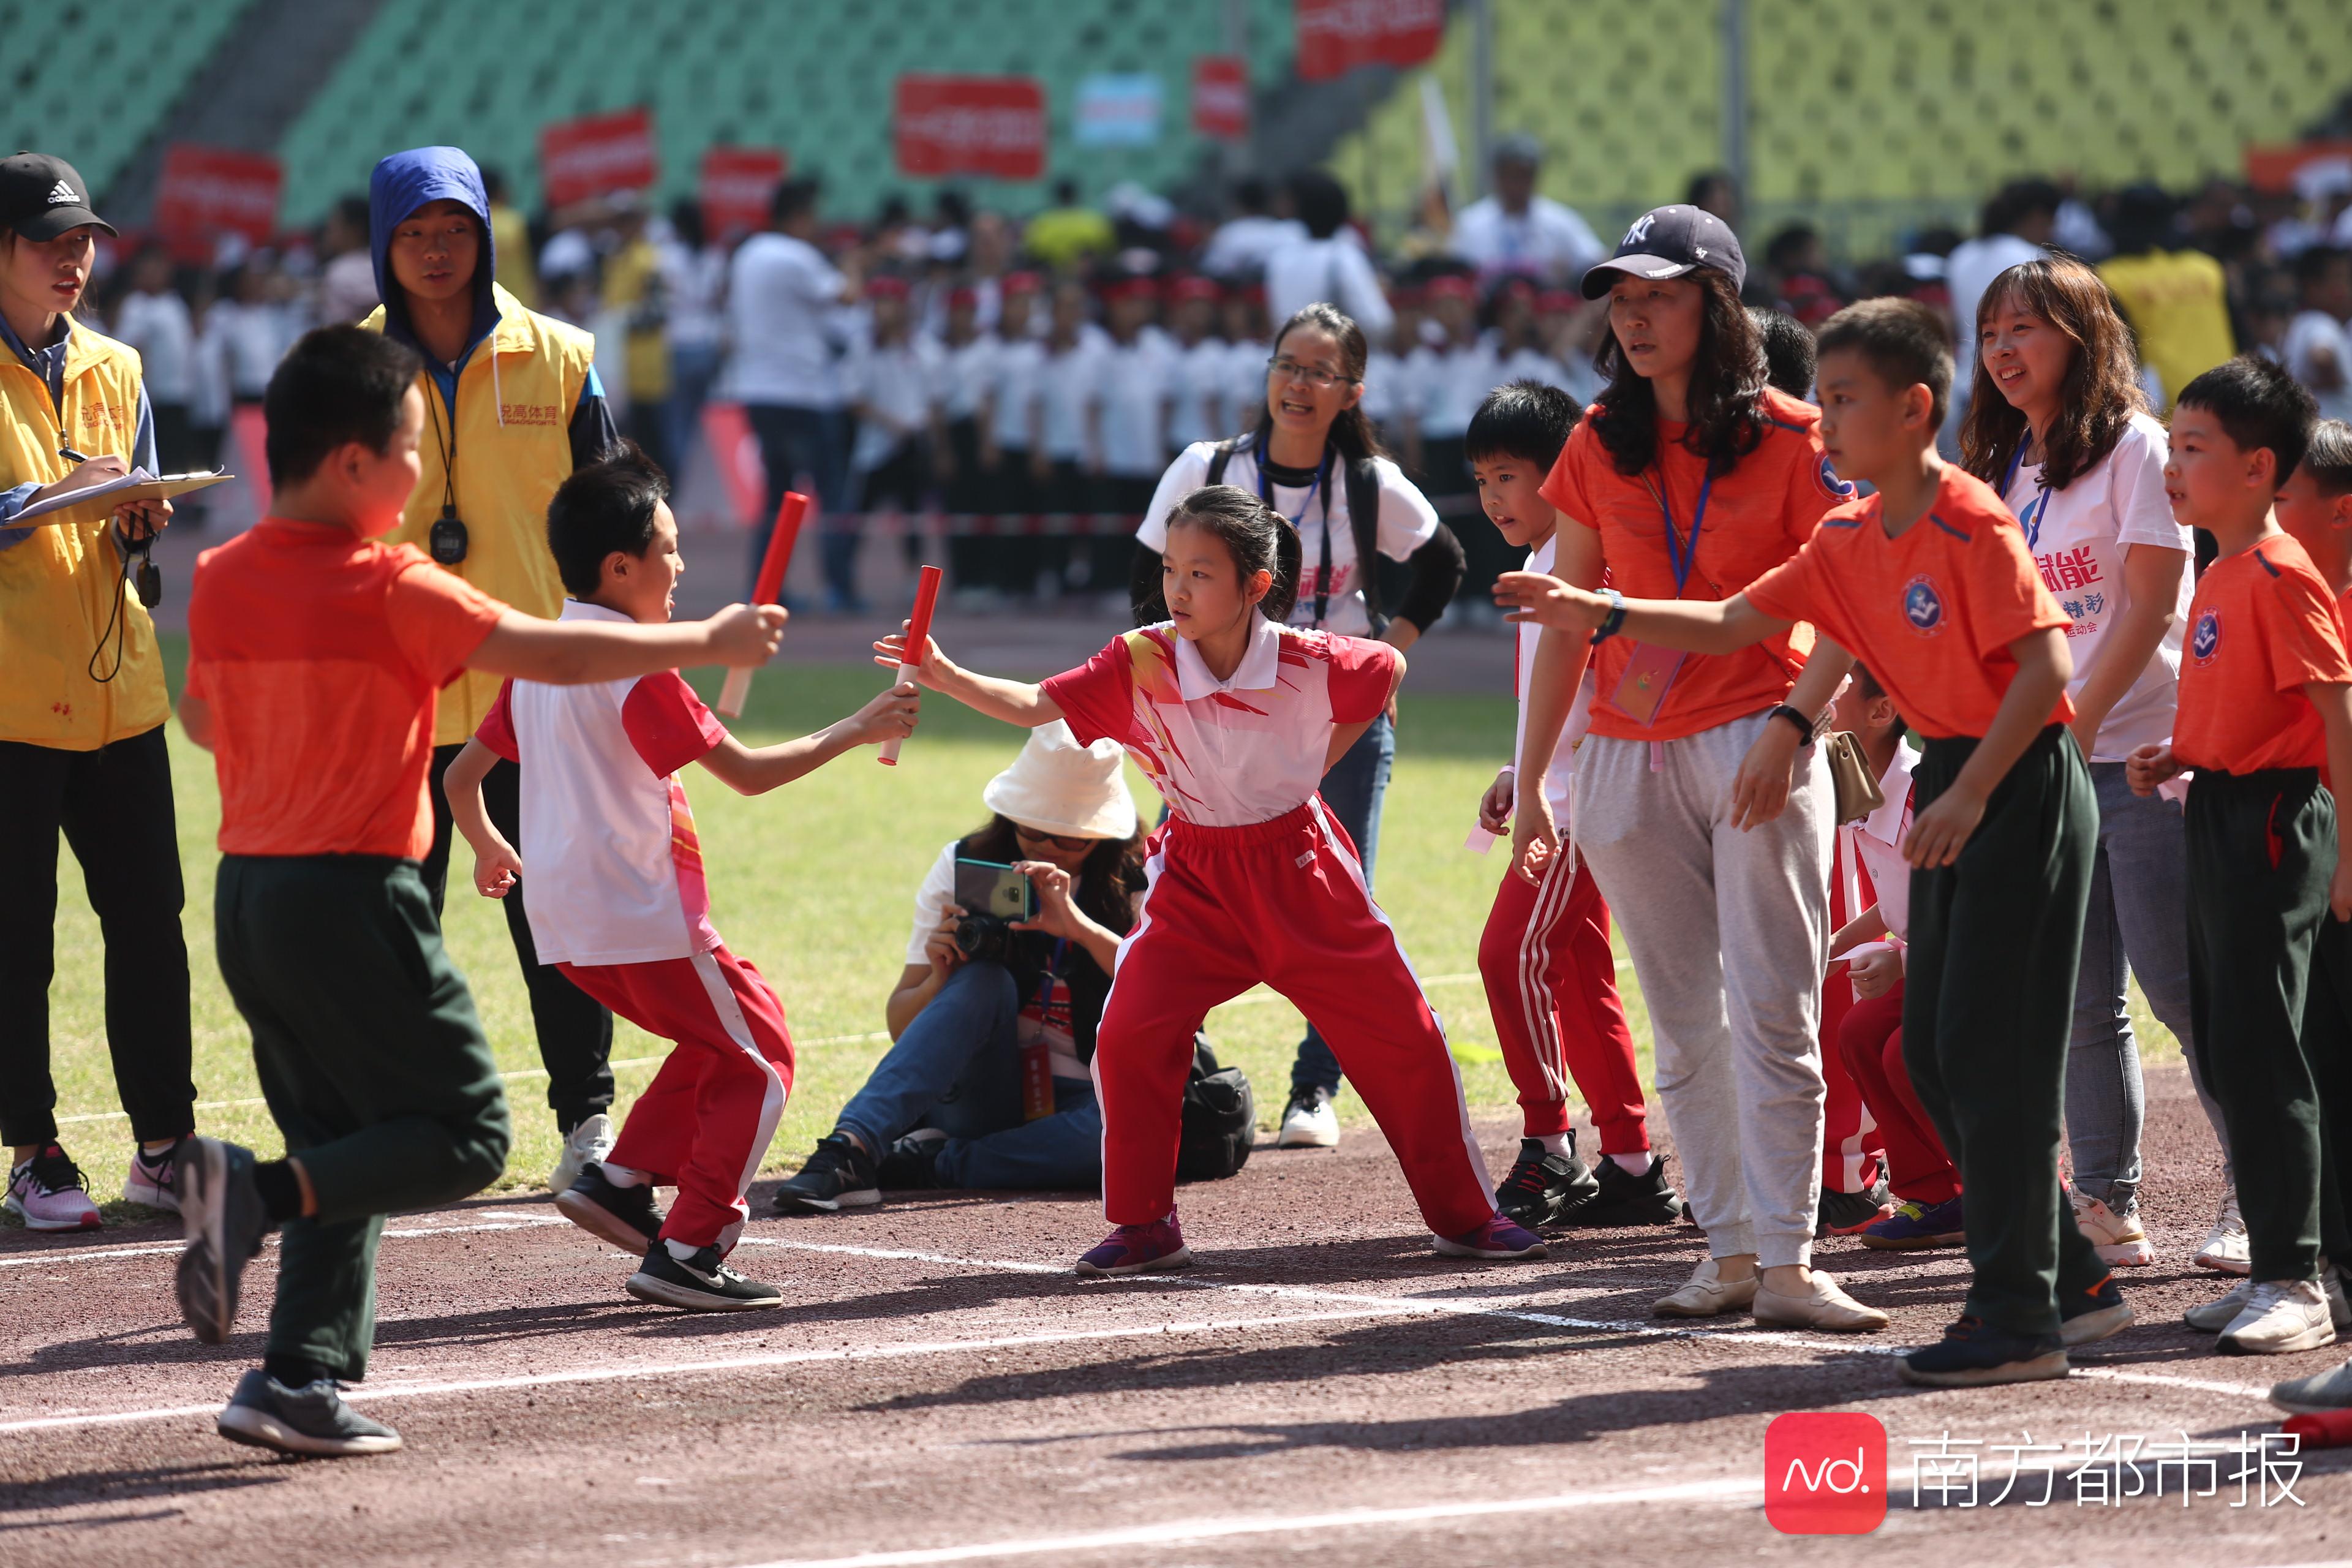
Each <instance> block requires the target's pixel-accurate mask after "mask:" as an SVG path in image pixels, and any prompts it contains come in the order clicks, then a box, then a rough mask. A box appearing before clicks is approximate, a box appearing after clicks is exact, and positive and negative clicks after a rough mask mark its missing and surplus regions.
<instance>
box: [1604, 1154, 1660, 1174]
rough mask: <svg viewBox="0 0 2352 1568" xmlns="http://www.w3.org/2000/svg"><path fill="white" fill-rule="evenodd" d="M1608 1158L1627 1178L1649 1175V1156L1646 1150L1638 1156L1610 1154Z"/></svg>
mask: <svg viewBox="0 0 2352 1568" xmlns="http://www.w3.org/2000/svg"><path fill="white" fill-rule="evenodd" d="M1609 1157H1610V1158H1611V1159H1612V1160H1614V1161H1616V1162H1617V1168H1618V1169H1619V1170H1621V1171H1622V1172H1624V1173H1626V1174H1627V1175H1629V1176H1646V1175H1648V1174H1649V1173H1650V1156H1649V1153H1648V1152H1647V1151H1646V1150H1645V1151H1643V1152H1641V1153H1639V1154H1612V1155H1610V1156H1609Z"/></svg>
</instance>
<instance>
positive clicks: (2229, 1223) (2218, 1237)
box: [2190, 1190, 2253, 1276]
mask: <svg viewBox="0 0 2352 1568" xmlns="http://www.w3.org/2000/svg"><path fill="white" fill-rule="evenodd" d="M2190 1261H2191V1262H2193V1263H2195V1264H2196V1265H2197V1267H2198V1268H2210V1269H2212V1270H2213V1271H2214V1272H2215V1273H2217V1274H2236V1275H2240V1276H2243V1275H2244V1274H2245V1272H2246V1271H2247V1270H2248V1269H2249V1268H2252V1266H2253V1265H2252V1259H2251V1258H2250V1256H2249V1254H2248V1251H2247V1242H2246V1222H2245V1221H2244V1220H2243V1219H2242V1218H2240V1217H2239V1215H2238V1194H2237V1193H2236V1191H2235V1190H2232V1191H2231V1192H2230V1193H2229V1194H2226V1195H2225V1196H2224V1197H2223V1198H2222V1199H2221V1213H2220V1214H2219V1215H2215V1216H2214V1218H2213V1228H2212V1229H2210V1230H2209V1231H2207V1232H2206V1233H2205V1245H2204V1246H2202V1247H2199V1248H2198V1249H2197V1256H2196V1257H2195V1258H2192V1259H2190Z"/></svg>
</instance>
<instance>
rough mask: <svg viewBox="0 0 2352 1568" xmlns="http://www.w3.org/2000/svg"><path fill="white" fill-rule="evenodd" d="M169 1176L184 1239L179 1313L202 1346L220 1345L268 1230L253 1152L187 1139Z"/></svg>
mask: <svg viewBox="0 0 2352 1568" xmlns="http://www.w3.org/2000/svg"><path fill="white" fill-rule="evenodd" d="M175 1174H176V1175H177V1176H178V1178H179V1188H180V1220H181V1223H182V1224H183V1225H184V1226H185V1227H186V1230H187V1237H188V1247H187V1250H186V1251H184V1252H183V1253H181V1254H180V1268H179V1280H178V1290H179V1296H180V1316H181V1317H183V1318H184V1319H186V1320H187V1323H188V1327H189V1328H190V1329H191V1330H193V1331H194V1333H195V1336H196V1338H197V1340H198V1341H199V1342H202V1343H205V1344H208V1345H217V1344H222V1343H226V1342H227V1339H228V1336H229V1331H230V1329H232V1328H233V1327H235V1326H236V1296H237V1286H238V1284H239V1282H240V1281H242V1280H243V1279H244V1277H245V1266H246V1264H247V1262H248V1261H249V1260H251V1258H252V1257H253V1255H254V1254H255V1253H257V1252H259V1251H260V1250H261V1238H262V1237H265V1236H267V1235H268V1234H269V1229H270V1225H269V1215H268V1211H267V1210H266V1209H264V1208H263V1207H262V1203H261V1193H260V1190H259V1189H258V1188H257V1187H255V1185H254V1184H253V1151H252V1150H250V1149H247V1148H243V1147H241V1146H239V1145H237V1144H235V1143H225V1142H222V1141H221V1140H219V1139H217V1138H191V1139H189V1140H188V1141H187V1142H184V1143H183V1144H181V1145H180V1152H179V1162H178V1170H177V1171H176V1172H175Z"/></svg>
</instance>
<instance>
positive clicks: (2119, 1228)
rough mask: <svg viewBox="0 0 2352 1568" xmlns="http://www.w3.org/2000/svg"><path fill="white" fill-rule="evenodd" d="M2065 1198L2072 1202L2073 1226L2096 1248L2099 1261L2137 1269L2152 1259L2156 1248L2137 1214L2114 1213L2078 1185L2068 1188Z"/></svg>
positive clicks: (2113, 1265) (2112, 1266)
mask: <svg viewBox="0 0 2352 1568" xmlns="http://www.w3.org/2000/svg"><path fill="white" fill-rule="evenodd" d="M2066 1198H2067V1201H2068V1202H2070V1203H2072V1204H2073V1205H2074V1228H2075V1229H2076V1230H2079V1231H2081V1232H2082V1233H2083V1235H2084V1237H2087V1238H2088V1239H2089V1241H2090V1243H2091V1245H2092V1247H2095V1248H2096V1249H2097V1251H2098V1254H2099V1261H2100V1262H2102V1263H2105V1264H2106V1265H2108V1266H2109V1267H2110V1268H2144V1267H2146V1266H2147V1265H2148V1264H2150V1263H2153V1262H2155V1261H2156V1248H2154V1247H2150V1246H2149V1245H2148V1244H2147V1232H2146V1231H2144V1230H2142V1229H2141V1228H2140V1226H2139V1216H2138V1215H2124V1214H2117V1213H2116V1211H2115V1210H2113V1209H2111V1208H2109V1207H2108V1206H2107V1205H2105V1204H2103V1203H2101V1202H2100V1201H2099V1200H2098V1199H2096V1198H2095V1197H2093V1196H2091V1194H2088V1193H2086V1192H2084V1191H2083V1190H2082V1189H2080V1188H2079V1187H2069V1188H2068V1189H2067V1190H2066Z"/></svg>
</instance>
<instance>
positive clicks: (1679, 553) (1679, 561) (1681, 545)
mask: <svg viewBox="0 0 2352 1568" xmlns="http://www.w3.org/2000/svg"><path fill="white" fill-rule="evenodd" d="M1642 483H1643V484H1644V485H1647V486H1648V487H1649V490H1650V499H1651V500H1654V501H1656V502H1657V503H1658V515H1659V516H1660V517H1662V518H1664V519H1665V522H1666V559H1667V560H1669V561H1671V562H1673V563H1674V566H1675V598H1677V599H1679V598H1681V597H1682V596H1683V586H1684V584H1686V583H1688V582H1689V581H1690V574H1691V568H1692V567H1694V566H1696V565H1697V564H1698V531H1699V530H1700V529H1701V528H1703V527H1705V526H1706V498H1707V496H1708V494H1709V493H1710V492H1711V491H1713V490H1714V489H1715V476H1714V475H1713V474H1709V475H1707V477H1706V482H1705V483H1704V484H1702V485H1700V486H1699V487H1698V510H1696V511H1695V512H1693V513H1692V514H1691V526H1690V537H1689V538H1688V539H1685V538H1683V536H1682V535H1680V534H1678V533H1676V532H1675V514H1674V509H1673V508H1671V507H1669V506H1667V505H1666V485H1665V473H1664V470H1663V469H1661V470H1660V471H1659V474H1658V479H1657V482H1656V483H1654V484H1653V483H1652V482H1651V480H1650V476H1649V475H1647V474H1643V476H1642Z"/></svg>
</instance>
